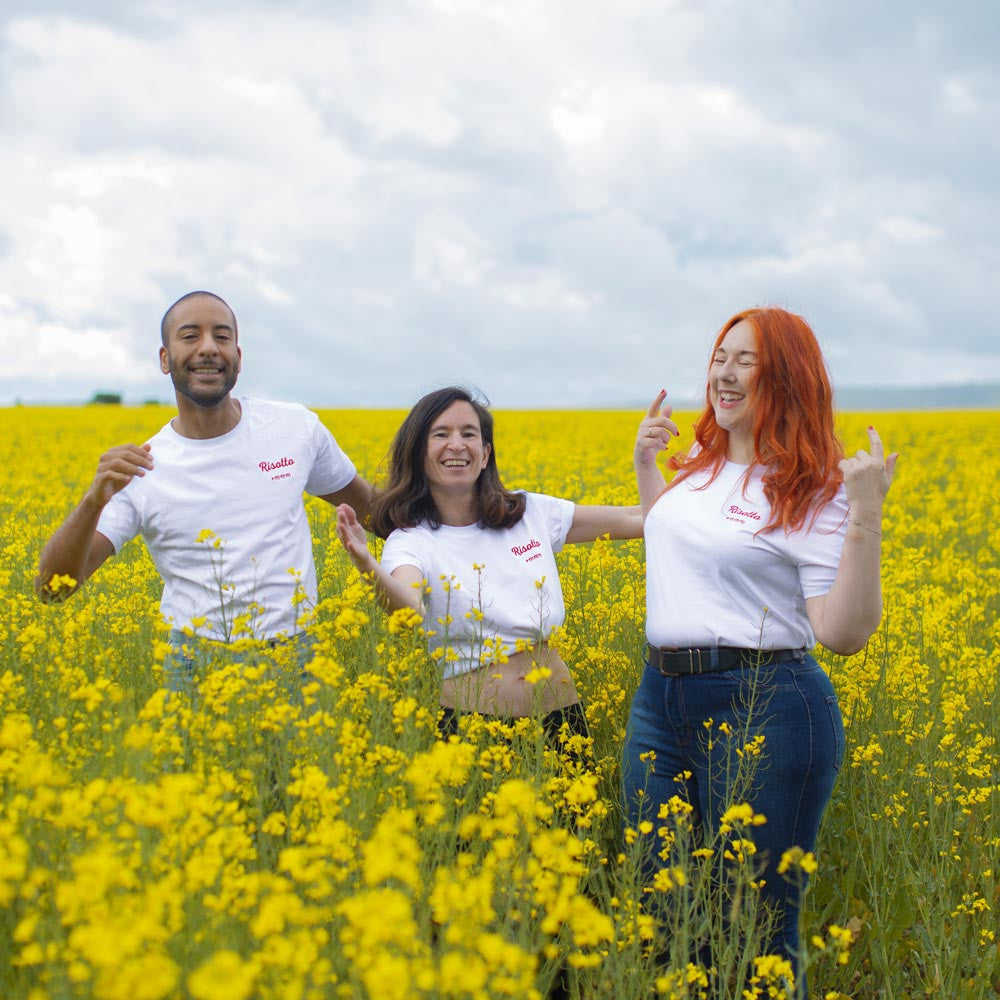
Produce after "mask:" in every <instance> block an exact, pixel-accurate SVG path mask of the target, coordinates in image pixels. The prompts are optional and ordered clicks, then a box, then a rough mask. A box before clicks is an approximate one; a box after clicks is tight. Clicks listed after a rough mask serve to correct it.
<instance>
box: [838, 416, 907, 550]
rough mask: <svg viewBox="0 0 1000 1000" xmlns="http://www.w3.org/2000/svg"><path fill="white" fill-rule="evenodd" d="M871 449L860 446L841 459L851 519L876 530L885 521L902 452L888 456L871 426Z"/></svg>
mask: <svg viewBox="0 0 1000 1000" xmlns="http://www.w3.org/2000/svg"><path fill="white" fill-rule="evenodd" d="M868 440H869V443H870V445H869V446H870V448H871V450H870V451H865V450H864V449H863V448H859V449H858V451H857V452H856V453H855V454H854V455H851V456H850V457H847V458H844V459H843V460H842V461H841V462H840V466H839V467H840V471H841V472H842V473H843V474H844V490H845V491H846V493H847V503H848V505H849V506H850V508H851V520H852V521H854V522H855V523H856V524H860V526H861V527H867V528H869V529H870V530H872V531H875V530H876V529H877V526H878V525H880V524H881V522H882V501H883V500H884V499H885V495H886V493H888V492H889V486H890V484H891V483H892V477H893V473H894V472H895V470H896V459H897V458H899V452H895V451H894V452H893V453H892V454H891V455H889V457H888V458H886V455H885V448H884V446H883V445H882V439H881V438H880V437H879V436H878V431H876V430H875V428H874V427H869V428H868Z"/></svg>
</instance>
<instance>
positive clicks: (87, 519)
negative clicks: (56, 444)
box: [35, 444, 153, 602]
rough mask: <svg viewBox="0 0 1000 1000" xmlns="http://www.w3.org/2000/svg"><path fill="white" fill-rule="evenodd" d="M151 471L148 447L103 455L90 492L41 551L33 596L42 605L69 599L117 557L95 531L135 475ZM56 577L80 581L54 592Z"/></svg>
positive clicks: (114, 450) (127, 447)
mask: <svg viewBox="0 0 1000 1000" xmlns="http://www.w3.org/2000/svg"><path fill="white" fill-rule="evenodd" d="M152 468H153V459H152V457H151V456H150V447H149V445H148V444H144V445H142V446H141V447H140V446H139V445H134V444H125V445H120V446H118V447H117V448H112V449H111V450H110V451H108V452H105V453H104V454H103V455H102V456H101V460H100V462H99V463H98V465H97V474H96V475H95V476H94V481H93V483H91V485H90V488H89V489H88V490H87V492H86V493H85V494H84V495H83V499H82V500H81V501H80V502H79V503H78V504H77V505H76V507H75V508H74V509H73V510H72V511H70V514H69V517H67V518H66V520H65V521H63V523H62V524H61V525H60V526H59V528H58V529H57V530H56V532H55V534H54V535H53V536H52V537H51V538H50V539H49V540H48V542H47V543H46V544H45V547H44V548H43V549H42V554H41V556H40V558H39V562H38V575H37V576H36V577H35V593H36V594H37V595H38V597H39V598H40V599H41V600H43V601H46V602H52V601H64V600H66V598H67V597H69V596H70V594H73V593H75V592H76V591H77V590H78V589H79V588H80V586H81V585H82V584H83V582H84V581H85V580H87V579H88V578H89V577H90V576H91V575H92V574H93V573H94V571H95V570H96V569H97V568H98V567H99V566H100V565H101V564H102V563H103V562H104V561H105V560H106V559H107V558H108V557H109V556H110V555H112V554H113V553H114V546H113V545H112V544H111V542H110V541H109V540H108V539H107V538H106V537H105V536H104V535H102V534H101V533H100V532H99V531H98V530H97V522H98V521H99V520H100V517H101V512H102V511H103V510H104V508H105V507H106V506H107V503H108V501H109V500H110V499H111V498H112V497H113V496H114V495H115V494H116V493H118V492H119V491H120V490H123V489H124V488H125V487H126V486H127V485H128V484H129V483H130V482H132V480H133V478H134V477H135V476H144V475H145V474H146V470H148V469H152ZM55 576H60V577H70V578H71V579H73V580H75V581H76V582H75V584H74V585H73V586H72V587H70V586H56V587H52V586H50V585H49V584H50V581H51V580H52V578H53V577H55Z"/></svg>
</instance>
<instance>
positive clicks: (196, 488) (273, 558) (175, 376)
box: [35, 291, 371, 688]
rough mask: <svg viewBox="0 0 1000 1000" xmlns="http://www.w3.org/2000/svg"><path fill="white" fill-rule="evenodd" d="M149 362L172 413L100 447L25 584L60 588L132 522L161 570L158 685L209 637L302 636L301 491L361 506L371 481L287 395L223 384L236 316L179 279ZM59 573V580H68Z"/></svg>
mask: <svg viewBox="0 0 1000 1000" xmlns="http://www.w3.org/2000/svg"><path fill="white" fill-rule="evenodd" d="M160 332H161V337H162V346H161V347H160V368H161V370H162V371H163V373H164V374H168V375H169V376H170V378H171V380H172V381H173V385H174V390H175V394H176V397H177V416H176V417H174V418H173V420H171V421H170V422H169V423H168V424H167V425H166V426H165V427H164V428H163V429H162V430H160V431H159V433H157V434H156V435H155V436H154V437H153V438H152V439H151V440H150V441H149V442H147V443H146V444H143V445H135V444H126V445H120V446H118V447H116V448H112V449H111V450H110V451H108V452H106V453H105V454H104V455H102V456H101V460H100V462H99V464H98V467H97V474H96V475H95V477H94V481H93V483H92V484H91V485H90V488H89V489H88V490H87V492H86V494H85V495H84V497H83V499H82V500H81V501H80V503H79V504H78V505H77V507H76V508H75V509H74V510H73V511H72V512H71V513H70V515H69V517H67V519H66V520H65V521H64V522H63V524H62V525H61V526H60V528H59V529H58V530H57V531H56V533H55V534H54V535H53V536H52V538H51V539H50V540H49V542H48V543H47V544H46V546H45V548H44V549H43V550H42V554H41V559H40V563H39V571H38V577H37V578H36V581H35V589H36V591H37V592H38V595H39V597H40V598H41V599H42V600H45V601H59V600H64V599H65V598H66V597H68V596H69V595H70V594H72V593H73V592H74V591H75V590H76V589H77V588H78V587H79V586H80V585H81V584H82V583H83V582H84V581H85V580H87V579H88V578H89V577H90V576H91V575H92V574H93V573H94V571H95V570H97V568H98V567H99V566H101V565H102V564H103V563H104V561H105V560H106V559H108V557H109V556H111V555H112V554H114V553H116V552H120V551H121V548H122V546H123V545H124V544H125V543H126V542H127V541H129V539H131V538H133V537H134V536H135V535H137V534H141V535H142V536H143V539H144V540H145V542H146V546H147V548H148V549H149V552H150V555H151V556H152V558H153V562H154V563H155V564H156V568H157V570H158V571H159V573H160V575H161V576H162V577H163V584H164V586H163V598H162V600H161V603H160V608H161V611H162V612H163V616H164V618H165V619H166V620H168V621H169V622H170V623H171V627H172V631H171V634H170V641H171V645H172V647H173V655H172V656H171V657H170V658H169V660H168V663H167V664H166V674H167V683H168V686H170V687H175V688H183V687H186V686H187V682H188V680H189V676H190V674H191V673H192V672H194V671H195V670H196V669H197V668H199V667H201V666H203V665H204V664H205V663H206V662H207V659H206V658H205V656H204V655H203V654H204V653H205V650H206V649H207V648H214V649H216V650H217V649H218V647H216V646H214V645H212V646H211V647H210V643H206V642H204V640H209V641H210V642H214V643H218V642H222V643H232V642H234V641H236V640H239V639H241V638H256V639H263V640H266V641H267V642H268V643H269V644H271V645H277V644H284V643H286V642H292V643H296V644H298V646H299V647H300V655H299V657H298V658H299V660H300V661H302V660H303V659H304V656H305V653H306V651H307V642H306V641H304V639H303V636H304V633H302V630H301V624H300V619H301V616H302V614H303V611H304V610H305V609H307V608H308V606H309V604H310V603H312V604H315V602H316V598H317V593H316V589H317V588H316V571H315V567H314V564H313V556H312V538H311V535H310V532H309V523H308V520H307V518H306V512H305V506H304V504H303V499H302V494H303V492H306V493H310V494H312V495H314V496H318V497H320V499H322V500H326V501H327V502H328V503H330V504H334V505H336V504H339V503H344V502H347V503H349V504H350V505H351V506H352V507H356V506H360V508H361V509H362V510H363V511H367V509H368V503H369V499H370V497H371V486H370V485H369V484H368V483H367V482H366V481H365V480H364V479H362V478H361V477H360V476H358V475H357V473H356V471H355V468H354V465H353V464H352V462H351V460H350V459H349V458H348V457H347V455H345V454H344V452H343V451H342V450H341V449H340V447H339V446H338V445H337V442H336V441H335V440H334V438H333V436H332V435H331V434H330V432H329V431H328V430H327V429H326V428H325V427H324V426H323V425H322V424H321V423H320V421H319V418H318V417H317V416H316V415H315V414H314V413H312V412H311V411H309V410H307V409H306V408H305V407H303V406H299V405H298V404H289V403H274V402H267V401H265V400H259V399H249V398H245V397H236V396H233V395H231V391H232V389H233V386H234V385H235V384H236V378H237V376H238V374H239V372H240V364H241V361H242V352H241V351H240V348H239V344H238V331H237V325H236V317H235V315H234V314H233V311H232V310H231V309H230V308H229V306H228V305H227V304H226V303H225V302H224V301H223V300H222V299H221V298H220V297H219V296H217V295H215V294H213V293H211V292H205V291H197V292H190V293H188V294H187V295H184V296H183V297H182V298H180V299H178V300H177V302H175V303H174V304H173V305H172V306H171V307H170V308H169V309H168V310H167V312H166V314H165V315H164V317H163V322H162V324H161V327H160ZM67 578H69V580H71V581H72V582H69V580H67Z"/></svg>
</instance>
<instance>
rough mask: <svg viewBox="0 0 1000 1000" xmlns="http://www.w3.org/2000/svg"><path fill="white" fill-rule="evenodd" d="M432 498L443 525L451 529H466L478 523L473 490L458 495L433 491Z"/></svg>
mask: <svg viewBox="0 0 1000 1000" xmlns="http://www.w3.org/2000/svg"><path fill="white" fill-rule="evenodd" d="M431 496H432V497H433V498H434V506H435V507H437V512H438V515H439V516H440V518H441V523H442V524H446V525H448V526H449V527H450V528H464V527H465V526H466V525H468V524H475V523H476V520H477V517H476V504H475V493H473V492H472V491H471V490H469V491H463V492H462V493H457V494H456V493H446V492H444V491H440V490H431Z"/></svg>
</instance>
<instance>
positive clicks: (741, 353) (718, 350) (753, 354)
mask: <svg viewBox="0 0 1000 1000" xmlns="http://www.w3.org/2000/svg"><path fill="white" fill-rule="evenodd" d="M715 353H716V354H726V353H727V351H726V349H725V348H724V347H717V348H716V349H715ZM746 354H749V355H751V357H754V358H755V357H757V352H756V351H737V352H736V356H737V357H738V358H742V357H743V356H744V355H746Z"/></svg>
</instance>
